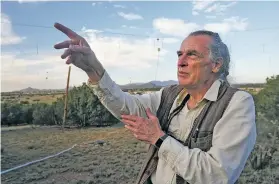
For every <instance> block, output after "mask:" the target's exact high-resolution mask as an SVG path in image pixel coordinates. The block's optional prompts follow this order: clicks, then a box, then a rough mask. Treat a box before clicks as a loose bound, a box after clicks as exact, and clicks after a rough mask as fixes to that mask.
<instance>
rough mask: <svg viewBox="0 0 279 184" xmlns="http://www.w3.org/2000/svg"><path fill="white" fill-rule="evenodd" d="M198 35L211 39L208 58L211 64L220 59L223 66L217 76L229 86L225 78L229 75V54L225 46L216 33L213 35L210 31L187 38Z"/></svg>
mask: <svg viewBox="0 0 279 184" xmlns="http://www.w3.org/2000/svg"><path fill="white" fill-rule="evenodd" d="M198 35H208V36H210V37H211V38H212V40H213V42H212V44H211V45H210V47H209V52H210V53H209V54H210V55H209V57H210V59H211V60H212V61H213V62H217V60H218V59H219V58H222V60H223V65H222V66H221V68H220V71H219V72H218V73H217V74H218V76H219V78H220V79H222V80H224V81H225V82H226V83H227V84H229V82H228V80H227V76H228V75H229V69H230V53H229V49H228V47H227V45H226V44H225V43H223V42H222V40H221V38H220V36H219V34H218V33H214V32H212V31H207V30H199V31H195V32H192V33H190V34H189V36H198Z"/></svg>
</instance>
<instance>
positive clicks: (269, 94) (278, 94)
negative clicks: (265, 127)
mask: <svg viewBox="0 0 279 184" xmlns="http://www.w3.org/2000/svg"><path fill="white" fill-rule="evenodd" d="M255 101H256V108H257V113H261V114H263V115H264V116H265V117H266V118H267V119H268V120H270V121H271V122H272V124H274V125H277V127H278V126H279V123H278V117H279V75H277V76H272V77H270V78H267V79H266V84H265V87H264V89H262V90H261V91H260V92H259V93H258V94H257V95H256V96H255Z"/></svg>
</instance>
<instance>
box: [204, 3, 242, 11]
mask: <svg viewBox="0 0 279 184" xmlns="http://www.w3.org/2000/svg"><path fill="white" fill-rule="evenodd" d="M235 4H236V2H235V1H234V2H231V3H229V4H220V3H215V4H213V5H212V6H210V7H208V8H207V9H206V10H205V12H206V13H211V12H216V13H219V14H220V13H223V12H225V11H226V10H227V9H228V8H229V7H232V6H234V5H235Z"/></svg>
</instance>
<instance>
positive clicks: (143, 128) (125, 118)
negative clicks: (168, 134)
mask: <svg viewBox="0 0 279 184" xmlns="http://www.w3.org/2000/svg"><path fill="white" fill-rule="evenodd" d="M146 114H147V116H148V118H142V117H140V116H134V115H122V116H121V118H122V122H123V123H125V128H127V129H129V130H130V131H131V132H132V133H133V134H134V136H135V137H136V138H137V139H138V140H141V141H144V142H147V143H149V144H153V145H155V143H156V142H157V140H158V139H159V138H160V137H161V136H163V135H164V134H165V133H164V132H163V131H162V130H161V127H160V124H159V120H158V118H157V117H156V116H155V115H153V114H152V113H151V111H150V109H149V108H148V109H147V110H146Z"/></svg>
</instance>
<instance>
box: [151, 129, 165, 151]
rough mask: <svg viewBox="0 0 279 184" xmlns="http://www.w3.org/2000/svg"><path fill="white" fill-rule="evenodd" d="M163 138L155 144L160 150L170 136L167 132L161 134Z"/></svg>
mask: <svg viewBox="0 0 279 184" xmlns="http://www.w3.org/2000/svg"><path fill="white" fill-rule="evenodd" d="M160 135H161V136H160V137H159V139H158V140H157V141H156V142H155V144H154V146H156V147H157V148H158V149H159V148H160V147H161V145H162V143H163V142H164V140H165V139H166V138H167V137H168V134H166V133H165V132H163V131H162V132H161V134H160Z"/></svg>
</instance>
